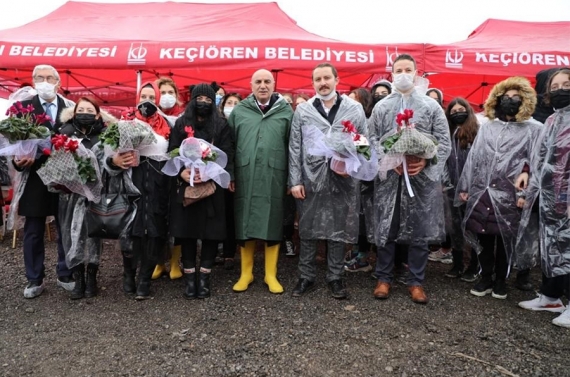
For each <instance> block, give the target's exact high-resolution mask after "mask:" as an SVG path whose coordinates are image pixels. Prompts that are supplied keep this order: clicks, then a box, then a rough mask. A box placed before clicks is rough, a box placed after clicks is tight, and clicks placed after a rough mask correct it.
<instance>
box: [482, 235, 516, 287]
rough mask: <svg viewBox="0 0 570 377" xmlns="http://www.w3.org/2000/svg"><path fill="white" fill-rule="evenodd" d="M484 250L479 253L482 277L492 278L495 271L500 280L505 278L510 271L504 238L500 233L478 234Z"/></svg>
mask: <svg viewBox="0 0 570 377" xmlns="http://www.w3.org/2000/svg"><path fill="white" fill-rule="evenodd" d="M477 238H479V243H480V244H481V246H482V248H483V250H482V251H481V253H480V254H479V263H480V264H481V277H483V278H492V276H493V272H494V273H495V278H496V279H498V280H505V279H506V278H507V273H508V272H509V263H508V260H507V252H506V251H505V245H504V243H503V238H502V237H501V236H500V235H499V236H496V235H487V234H478V235H477Z"/></svg>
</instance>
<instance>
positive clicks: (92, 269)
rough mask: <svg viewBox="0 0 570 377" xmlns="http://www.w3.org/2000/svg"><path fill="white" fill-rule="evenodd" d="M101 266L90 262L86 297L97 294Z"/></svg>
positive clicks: (86, 282)
mask: <svg viewBox="0 0 570 377" xmlns="http://www.w3.org/2000/svg"><path fill="white" fill-rule="evenodd" d="M98 269H99V266H97V265H96V264H91V263H89V264H88V265H87V276H86V277H85V297H87V298H90V297H95V296H97V270H98Z"/></svg>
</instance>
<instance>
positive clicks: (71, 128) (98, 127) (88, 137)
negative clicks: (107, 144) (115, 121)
mask: <svg viewBox="0 0 570 377" xmlns="http://www.w3.org/2000/svg"><path fill="white" fill-rule="evenodd" d="M104 129H105V125H104V124H103V121H102V120H101V119H98V122H97V123H96V124H95V125H94V126H93V127H92V128H91V130H90V131H89V132H87V134H84V133H83V132H82V131H81V130H80V129H78V128H77V127H76V126H75V125H74V124H73V120H71V121H69V122H67V123H65V124H63V125H62V126H61V127H60V128H59V133H60V134H62V135H66V136H68V137H76V138H78V139H81V144H82V145H83V146H84V147H85V148H87V149H91V148H93V146H94V145H95V144H97V142H98V141H99V135H101V132H103V131H104Z"/></svg>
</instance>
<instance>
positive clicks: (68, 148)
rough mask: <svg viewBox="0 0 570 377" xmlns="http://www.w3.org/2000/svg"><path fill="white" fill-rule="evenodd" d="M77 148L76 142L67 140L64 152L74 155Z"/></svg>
mask: <svg viewBox="0 0 570 377" xmlns="http://www.w3.org/2000/svg"><path fill="white" fill-rule="evenodd" d="M77 148H79V142H78V141H77V140H71V139H69V140H68V141H67V144H65V150H66V151H69V152H71V153H74V152H75V151H76V150H77Z"/></svg>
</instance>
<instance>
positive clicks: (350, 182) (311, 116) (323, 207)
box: [289, 95, 368, 243]
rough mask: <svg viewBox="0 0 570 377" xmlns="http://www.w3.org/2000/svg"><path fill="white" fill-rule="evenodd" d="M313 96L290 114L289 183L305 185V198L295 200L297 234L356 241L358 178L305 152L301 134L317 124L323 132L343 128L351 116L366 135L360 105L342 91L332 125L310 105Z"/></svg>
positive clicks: (305, 145)
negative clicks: (342, 172)
mask: <svg viewBox="0 0 570 377" xmlns="http://www.w3.org/2000/svg"><path fill="white" fill-rule="evenodd" d="M314 102H315V97H313V98H311V99H310V100H309V101H308V102H305V103H303V104H300V105H299V106H298V107H297V110H296V111H295V115H294V116H293V122H292V124H291V136H290V139H289V186H290V187H293V186H297V185H304V186H305V199H304V200H297V210H298V212H299V237H300V238H301V239H305V240H315V239H326V240H332V241H337V242H346V243H355V242H356V240H357V238H358V225H359V223H358V214H359V211H360V184H359V181H358V180H356V179H354V178H352V177H347V178H344V177H342V176H340V175H338V174H336V173H334V172H333V171H332V170H331V168H330V161H329V159H327V158H325V157H317V156H313V155H310V154H309V153H308V147H309V143H306V142H304V140H303V136H304V135H305V134H306V133H307V132H310V129H312V128H313V127H317V128H318V129H319V130H320V131H321V132H322V133H323V134H325V135H326V134H328V133H329V132H342V131H343V129H344V126H343V125H342V121H344V120H350V121H351V122H352V123H353V124H354V126H355V127H356V129H357V131H358V133H360V134H363V135H365V136H368V134H367V132H366V117H365V115H364V110H363V108H362V105H360V104H359V103H358V102H356V101H354V100H352V99H351V98H349V97H347V96H345V95H342V97H341V102H340V107H339V109H338V112H337V113H336V116H335V119H334V122H333V124H332V125H331V124H330V123H329V121H328V120H327V119H325V118H324V117H323V116H322V115H321V114H320V113H319V111H318V110H317V109H316V108H315V106H314V105H313V104H314Z"/></svg>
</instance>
